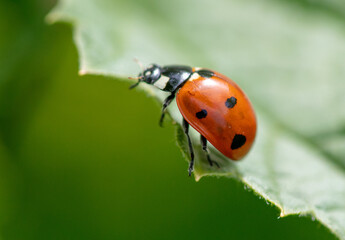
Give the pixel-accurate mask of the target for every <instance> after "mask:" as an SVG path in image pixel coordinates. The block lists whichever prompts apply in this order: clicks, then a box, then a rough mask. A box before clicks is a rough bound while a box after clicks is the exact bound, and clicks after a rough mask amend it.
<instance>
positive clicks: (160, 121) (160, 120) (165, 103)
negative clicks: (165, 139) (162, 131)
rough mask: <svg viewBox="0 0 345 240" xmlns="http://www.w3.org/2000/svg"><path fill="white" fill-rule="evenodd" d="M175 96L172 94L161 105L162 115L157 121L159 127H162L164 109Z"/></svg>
mask: <svg viewBox="0 0 345 240" xmlns="http://www.w3.org/2000/svg"><path fill="white" fill-rule="evenodd" d="M175 94H176V92H172V93H171V94H170V95H169V96H168V97H167V98H166V99H165V100H164V103H163V107H162V115H161V118H160V119H159V126H161V127H162V126H163V120H164V116H165V110H166V108H167V107H168V106H169V104H170V103H171V102H172V100H174V98H175Z"/></svg>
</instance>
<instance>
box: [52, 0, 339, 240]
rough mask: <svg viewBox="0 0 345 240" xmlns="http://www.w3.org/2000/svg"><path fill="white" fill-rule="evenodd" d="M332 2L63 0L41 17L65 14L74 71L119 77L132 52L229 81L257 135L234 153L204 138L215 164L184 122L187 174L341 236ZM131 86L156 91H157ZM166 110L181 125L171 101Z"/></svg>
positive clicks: (130, 71)
mask: <svg viewBox="0 0 345 240" xmlns="http://www.w3.org/2000/svg"><path fill="white" fill-rule="evenodd" d="M341 4H342V2H341V1H340V0H339V1H336V0H334V1H332V4H330V5H329V6H328V8H326V7H324V8H323V6H322V5H320V3H319V5H317V6H318V8H317V9H314V8H309V7H307V6H304V5H298V4H295V3H288V2H283V1H268V0H260V1H254V0H250V1H245V2H243V1H237V0H233V1H225V0H219V1H216V2H212V4H210V3H209V2H206V1H196V0H193V1H187V2H186V1H181V0H178V1H170V2H167V1H158V0H151V1H116V2H115V1H111V0H98V1H91V0H88V1H81V0H79V1H70V0H64V1H60V2H59V4H58V5H57V7H56V8H55V9H54V10H53V11H52V12H51V14H50V15H49V16H48V20H49V21H51V22H56V21H64V22H70V23H72V25H73V29H74V38H75V42H76V45H77V48H78V51H79V56H80V73H81V74H87V73H92V74H102V75H108V76H117V77H123V79H124V80H125V79H126V77H127V76H135V75H136V74H137V73H138V71H139V69H138V67H137V66H136V64H135V63H134V62H133V61H132V59H133V57H137V58H139V59H140V60H141V61H143V62H144V63H145V64H149V63H152V62H156V63H159V64H162V65H164V64H173V63H178V64H185V65H191V66H201V67H207V68H212V69H214V70H217V71H219V72H222V73H224V74H225V75H228V76H229V77H231V78H232V79H234V80H235V81H236V82H237V83H238V84H239V85H240V86H241V87H242V88H243V89H244V90H245V92H246V93H247V94H248V96H249V97H250V99H251V100H252V102H253V103H254V106H255V109H256V111H257V116H258V134H257V139H256V142H255V144H254V146H253V149H252V151H251V152H250V153H249V155H248V156H247V157H246V159H244V160H243V161H240V162H236V163H234V162H231V161H229V160H228V159H226V158H225V157H224V156H222V155H221V154H220V153H218V152H217V151H216V150H215V149H214V148H212V149H211V150H212V157H213V158H214V160H216V161H217V162H219V164H220V165H221V166H222V167H221V168H220V169H217V168H214V167H210V166H209V165H208V164H207V161H206V159H205V156H204V154H203V153H202V151H201V148H200V145H198V144H199V143H198V142H199V141H198V135H197V133H196V132H195V131H192V133H191V135H192V139H193V142H194V146H195V148H196V168H195V177H196V179H200V178H201V177H202V176H205V175H224V176H229V177H234V178H237V179H240V180H241V181H243V182H244V183H245V184H246V185H247V186H248V187H249V188H251V189H253V190H254V191H255V192H256V193H257V194H258V196H259V197H263V198H265V199H266V200H267V202H268V203H271V204H274V205H276V206H277V207H279V208H280V210H281V216H282V217H284V216H287V215H291V214H299V215H310V216H311V218H312V219H313V220H314V219H315V220H318V221H320V222H322V223H323V224H324V225H325V226H327V227H328V228H329V229H330V230H331V231H332V232H334V234H335V235H336V236H338V237H339V238H340V239H345V151H344V143H345V94H344V89H345V81H344V79H345V61H344V56H345V32H344V27H343V26H344V22H345V20H344V18H339V17H338V15H334V16H333V15H332V13H331V11H329V8H332V7H333V6H338V5H339V6H342V5H341ZM303 6H304V7H303ZM308 6H312V5H308ZM325 6H326V5H325ZM333 9H335V8H333ZM343 9H345V8H339V9H338V10H339V12H340V13H343ZM142 85H143V86H141V88H142V89H144V90H145V91H146V92H148V93H149V94H151V95H153V96H155V97H156V98H157V99H159V100H160V101H162V100H163V99H164V97H165V96H166V95H165V94H164V93H162V92H160V91H158V90H156V89H153V88H152V87H150V86H147V85H144V84H142ZM169 113H170V115H171V117H172V119H173V121H174V122H176V123H181V116H180V114H179V112H178V109H177V107H176V104H173V106H171V107H169ZM157 120H158V119H157ZM177 126H178V127H177V141H178V144H179V145H180V147H181V149H182V151H183V153H184V155H185V156H186V157H187V158H188V151H187V148H186V139H185V137H184V135H183V133H182V132H181V129H180V127H179V125H177Z"/></svg>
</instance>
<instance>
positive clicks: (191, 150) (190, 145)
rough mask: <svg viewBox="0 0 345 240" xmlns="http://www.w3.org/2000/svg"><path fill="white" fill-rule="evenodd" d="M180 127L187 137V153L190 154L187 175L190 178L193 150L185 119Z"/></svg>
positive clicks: (192, 165)
mask: <svg viewBox="0 0 345 240" xmlns="http://www.w3.org/2000/svg"><path fill="white" fill-rule="evenodd" d="M182 125H183V130H184V133H185V134H186V135H187V139H188V146H189V152H190V163H189V168H188V175H189V176H191V175H192V172H193V169H194V150H193V145H192V141H191V140H190V137H189V134H188V129H189V123H188V122H187V121H186V119H183V124H182Z"/></svg>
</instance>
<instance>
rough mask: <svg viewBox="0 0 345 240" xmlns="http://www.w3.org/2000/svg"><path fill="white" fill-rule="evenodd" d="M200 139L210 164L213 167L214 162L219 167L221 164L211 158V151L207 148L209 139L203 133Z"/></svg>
mask: <svg viewBox="0 0 345 240" xmlns="http://www.w3.org/2000/svg"><path fill="white" fill-rule="evenodd" d="M200 141H201V146H202V150H204V151H205V152H206V156H207V160H208V162H209V164H210V166H211V167H212V166H213V163H214V164H216V166H217V167H218V168H219V164H218V163H217V162H215V161H212V160H211V157H210V152H209V150H208V148H207V139H206V138H205V137H204V136H203V135H200Z"/></svg>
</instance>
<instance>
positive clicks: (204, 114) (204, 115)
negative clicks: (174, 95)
mask: <svg viewBox="0 0 345 240" xmlns="http://www.w3.org/2000/svg"><path fill="white" fill-rule="evenodd" d="M195 116H196V117H197V118H199V119H202V118H205V117H206V116H207V111H206V110H205V109H202V110H201V111H200V112H197V113H196V114H195Z"/></svg>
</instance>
